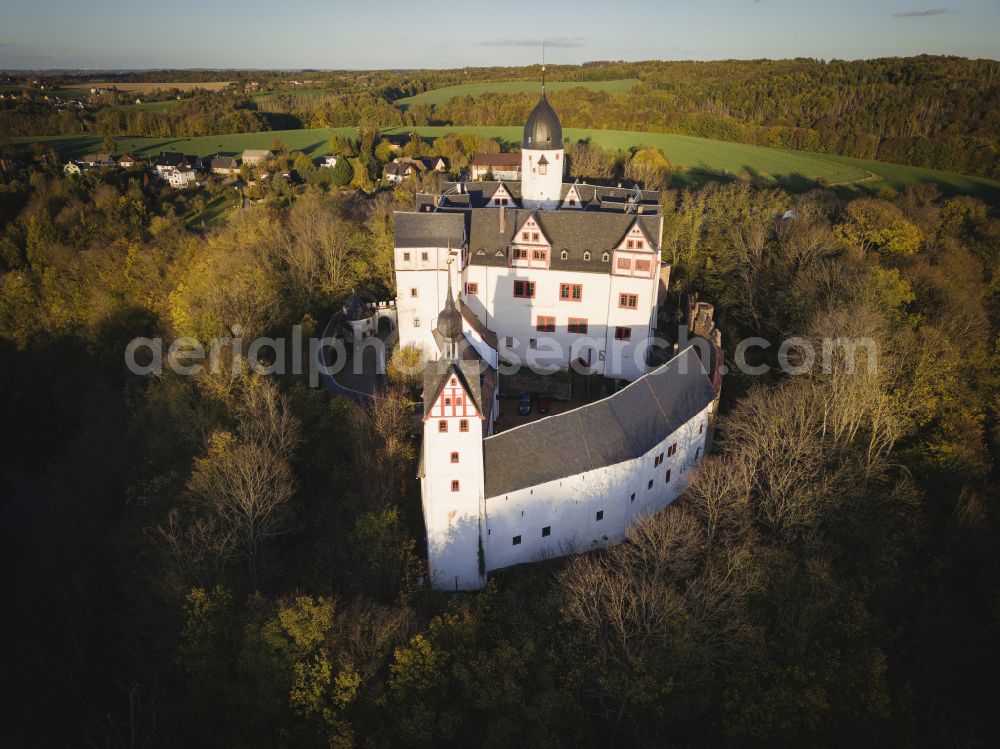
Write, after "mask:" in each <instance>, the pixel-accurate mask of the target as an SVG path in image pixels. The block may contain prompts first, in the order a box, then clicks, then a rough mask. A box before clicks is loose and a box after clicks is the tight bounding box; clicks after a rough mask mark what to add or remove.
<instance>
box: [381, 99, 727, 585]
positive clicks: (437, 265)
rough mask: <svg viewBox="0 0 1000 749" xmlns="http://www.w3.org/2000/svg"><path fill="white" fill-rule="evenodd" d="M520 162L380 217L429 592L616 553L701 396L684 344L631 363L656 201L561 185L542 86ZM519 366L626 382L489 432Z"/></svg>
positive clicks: (651, 289) (695, 422) (675, 483)
mask: <svg viewBox="0 0 1000 749" xmlns="http://www.w3.org/2000/svg"><path fill="white" fill-rule="evenodd" d="M520 157H521V170H520V173H521V181H520V182H505V181H475V182H459V183H450V184H448V185H446V188H445V189H444V191H443V192H442V193H441V194H438V195H419V196H418V200H417V209H416V210H415V211H413V212H397V213H396V215H395V236H396V243H395V244H396V246H395V271H396V284H397V300H396V308H397V314H398V325H399V336H400V344H401V345H408V344H414V345H416V346H418V347H420V348H421V349H422V350H423V351H424V353H425V356H426V358H427V360H428V361H427V367H426V369H425V372H424V391H423V404H424V434H423V448H422V451H421V458H420V479H421V493H422V499H423V510H424V520H425V525H426V528H427V544H428V559H429V563H430V570H431V576H432V583H433V585H434V587H436V588H439V589H443V590H468V589H476V588H480V587H482V585H483V584H484V582H485V579H486V575H487V573H488V572H489V571H491V570H495V569H500V568H503V567H508V566H511V565H514V564H520V563H524V562H532V561H537V560H540V559H544V558H548V557H555V556H560V555H564V554H570V553H575V552H580V551H587V550H590V549H594V548H598V547H600V546H603V545H606V544H610V543H616V542H618V541H621V540H622V539H623V538H624V535H625V531H626V528H627V527H628V525H629V523H630V522H631V521H632V520H633V519H634V518H635V517H636V516H637V515H639V514H640V513H644V512H654V511H656V510H659V509H662V508H663V507H665V506H666V505H668V504H669V503H670V502H672V501H673V500H674V499H675V498H676V497H677V495H678V494H679V493H680V491H681V490H682V489H683V487H684V484H685V472H686V471H687V470H688V469H689V468H691V467H692V466H694V465H695V464H696V463H697V462H698V461H699V460H700V459H701V458H702V457H703V455H704V453H705V450H706V447H707V445H708V437H709V434H710V432H711V417H712V414H713V411H714V408H715V403H716V401H717V398H718V389H719V379H718V374H717V372H716V371H712V376H711V377H710V375H709V371H708V370H710V369H712V368H713V363H712V362H708V361H706V362H704V363H703V362H702V361H701V359H700V358H699V356H698V355H697V354H696V353H695V350H694V348H693V347H688V348H686V349H684V350H681V351H679V352H678V353H677V354H676V355H675V356H674V357H673V358H671V359H670V360H669V361H667V362H666V363H665V364H662V365H659V366H656V367H653V366H650V365H649V363H648V362H649V358H650V357H649V354H650V343H651V339H652V337H653V333H654V331H655V329H656V322H657V312H658V309H659V304H660V303H661V302H662V300H663V297H664V294H665V291H666V285H667V282H668V279H669V267H668V266H666V265H664V264H663V263H662V262H661V260H660V237H661V235H662V228H663V227H662V223H663V219H662V216H661V214H660V207H659V196H658V195H657V194H655V193H652V192H649V191H642V190H639V189H637V188H635V189H625V188H621V187H600V186H593V185H587V184H581V183H573V184H567V183H565V182H564V181H563V175H564V173H565V151H564V148H563V141H562V126H561V124H560V122H559V118H558V116H557V115H556V113H555V111H554V110H553V109H552V107H551V106H550V105H549V103H548V101H547V100H546V98H545V94H544V89H543V93H542V97H541V99H540V101H539V102H538V104H537V105H536V107H535V108H534V110H533V111H532V112H531V115H530V116H529V118H528V121H527V123H526V124H525V126H524V138H523V141H522V143H521V154H520ZM716 343H717V341H716ZM710 358H711V357H710ZM519 365H527V366H530V367H532V368H533V369H539V368H541V369H545V370H548V371H552V370H568V369H570V368H572V369H574V370H576V371H581V372H585V373H588V374H599V375H604V376H605V377H608V378H612V379H615V380H617V381H619V382H622V381H625V382H627V383H628V384H627V385H625V386H624V387H623V388H621V389H620V390H618V391H617V392H616V393H614V394H613V395H611V396H609V397H607V398H605V399H603V400H600V401H597V402H595V403H590V404H588V405H584V406H581V407H579V408H576V409H574V410H570V411H567V412H565V413H560V414H556V415H552V416H549V417H547V418H543V419H540V420H537V421H532V422H530V423H525V424H523V425H521V426H517V427H514V428H512V429H509V430H506V431H500V432H498V431H497V430H496V422H497V417H498V416H499V403H500V401H499V383H500V376H499V371H500V370H501V369H502V370H503V371H505V372H506V371H507V368H508V367H510V368H511V369H515V368H516V367H517V366H519Z"/></svg>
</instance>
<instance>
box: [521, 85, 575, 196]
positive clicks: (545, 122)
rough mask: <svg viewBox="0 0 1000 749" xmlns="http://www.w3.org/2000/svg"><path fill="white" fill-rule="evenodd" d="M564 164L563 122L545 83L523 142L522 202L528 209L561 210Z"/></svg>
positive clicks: (529, 117) (529, 116)
mask: <svg viewBox="0 0 1000 749" xmlns="http://www.w3.org/2000/svg"><path fill="white" fill-rule="evenodd" d="M564 165H565V152H564V149H563V140H562V123H560V122H559V116H558V115H557V114H556V112H555V110H554V109H553V108H552V106H551V105H550V104H549V102H548V99H546V98H545V85H544V83H543V84H542V97H541V98H540V99H539V100H538V104H536V105H535V108H534V109H533V110H531V114H530V115H528V121H527V122H526V123H525V124H524V138H523V139H522V140H521V202H522V203H523V205H524V207H525V208H531V209H542V210H555V209H556V208H558V207H559V201H560V199H561V195H560V193H561V190H562V177H563V167H564Z"/></svg>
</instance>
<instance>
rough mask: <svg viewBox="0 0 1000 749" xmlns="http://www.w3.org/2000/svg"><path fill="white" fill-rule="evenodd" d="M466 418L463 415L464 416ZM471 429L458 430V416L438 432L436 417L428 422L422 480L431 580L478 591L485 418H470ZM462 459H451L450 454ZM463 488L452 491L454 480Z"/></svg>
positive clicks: (442, 585)
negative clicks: (455, 461)
mask: <svg viewBox="0 0 1000 749" xmlns="http://www.w3.org/2000/svg"><path fill="white" fill-rule="evenodd" d="M463 418H465V417H463ZM467 418H468V421H469V431H468V432H460V431H459V417H449V418H447V419H446V421H448V432H447V433H441V432H439V431H438V422H439V421H440V419H439V418H438V417H435V416H432V417H430V418H429V419H428V420H427V421H425V422H424V478H423V479H422V481H421V494H422V497H423V510H424V523H425V525H426V528H427V558H428V563H429V565H430V574H431V584H432V585H433V587H434V588H436V589H438V590H474V589H478V588H480V587H482V578H481V577H480V575H479V529H480V518H481V510H482V505H483V422H482V420H481V419H480V418H479V417H478V416H472V417H467ZM453 451H454V452H458V453H459V462H458V463H457V464H456V463H452V462H451V453H452V452H453ZM455 479H457V480H458V481H459V482H460V491H458V492H453V491H452V490H451V482H452V480H455Z"/></svg>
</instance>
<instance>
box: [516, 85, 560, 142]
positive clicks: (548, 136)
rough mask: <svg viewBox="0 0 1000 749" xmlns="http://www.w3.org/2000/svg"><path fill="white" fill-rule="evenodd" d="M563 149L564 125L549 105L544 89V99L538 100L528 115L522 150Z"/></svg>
mask: <svg viewBox="0 0 1000 749" xmlns="http://www.w3.org/2000/svg"><path fill="white" fill-rule="evenodd" d="M562 147H563V140H562V123H561V122H559V115H557V114H556V111H555V110H554V109H553V108H552V105H551V104H549V100H548V99H546V98H545V91H544V89H543V90H542V98H541V99H539V100H538V103H537V104H536V105H535V108H534V109H532V110H531V114H529V115H528V121H527V122H525V123H524V138H523V140H522V141H521V148H533V149H541V150H550V149H554V148H562Z"/></svg>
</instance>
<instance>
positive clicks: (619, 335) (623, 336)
mask: <svg viewBox="0 0 1000 749" xmlns="http://www.w3.org/2000/svg"><path fill="white" fill-rule="evenodd" d="M615 340H616V341H631V340H632V328H619V327H616V328H615Z"/></svg>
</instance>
